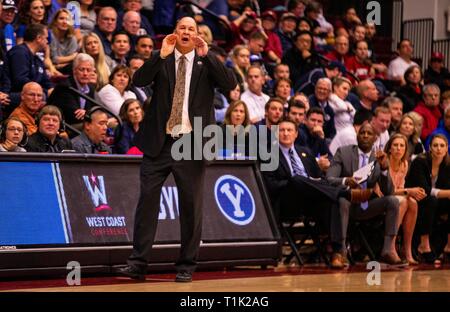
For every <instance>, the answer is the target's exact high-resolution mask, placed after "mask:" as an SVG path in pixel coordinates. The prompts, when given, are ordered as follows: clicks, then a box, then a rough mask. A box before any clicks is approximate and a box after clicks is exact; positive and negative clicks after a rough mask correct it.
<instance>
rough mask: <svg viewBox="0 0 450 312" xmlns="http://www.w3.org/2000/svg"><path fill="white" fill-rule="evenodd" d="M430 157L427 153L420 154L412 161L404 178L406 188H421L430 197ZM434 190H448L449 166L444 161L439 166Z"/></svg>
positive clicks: (449, 183)
mask: <svg viewBox="0 0 450 312" xmlns="http://www.w3.org/2000/svg"><path fill="white" fill-rule="evenodd" d="M431 168H432V165H431V156H430V154H429V153H426V154H421V155H419V156H417V157H416V159H414V161H413V162H412V163H411V167H410V168H409V172H408V175H407V176H406V183H405V186H406V187H422V188H423V189H424V190H425V192H426V193H427V194H428V195H430V193H431V189H432V184H431ZM435 187H436V188H438V189H450V164H445V161H443V162H442V163H441V165H440V166H439V173H438V178H437V181H436V186H435Z"/></svg>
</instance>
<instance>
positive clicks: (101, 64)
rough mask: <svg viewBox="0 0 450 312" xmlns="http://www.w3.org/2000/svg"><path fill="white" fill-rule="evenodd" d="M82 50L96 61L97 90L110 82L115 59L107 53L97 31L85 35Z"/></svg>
mask: <svg viewBox="0 0 450 312" xmlns="http://www.w3.org/2000/svg"><path fill="white" fill-rule="evenodd" d="M81 51H82V52H83V53H86V54H89V55H90V56H92V58H93V59H94V61H95V69H96V72H97V90H100V89H101V88H102V87H104V86H105V85H107V84H108V81H109V75H111V67H110V66H109V65H108V62H110V64H111V65H112V63H113V61H112V60H111V58H110V57H109V56H108V55H106V54H105V51H104V50H103V45H102V42H101V40H100V38H99V37H98V35H97V34H96V33H93V32H90V33H88V34H87V35H85V36H84V37H83V40H82V41H81Z"/></svg>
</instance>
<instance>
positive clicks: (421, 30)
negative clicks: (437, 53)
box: [402, 18, 434, 70]
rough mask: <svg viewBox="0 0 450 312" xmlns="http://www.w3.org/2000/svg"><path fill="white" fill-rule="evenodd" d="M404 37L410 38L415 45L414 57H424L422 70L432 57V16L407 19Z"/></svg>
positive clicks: (404, 24) (404, 25)
mask: <svg viewBox="0 0 450 312" xmlns="http://www.w3.org/2000/svg"><path fill="white" fill-rule="evenodd" d="M402 38H405V39H410V40H411V42H412V43H413V45H414V55H413V57H414V58H420V59H422V70H425V69H426V67H427V63H428V60H429V59H430V57H431V53H432V48H433V39H434V21H433V19H431V18H425V19H417V20H410V21H405V22H404V23H403V34H402Z"/></svg>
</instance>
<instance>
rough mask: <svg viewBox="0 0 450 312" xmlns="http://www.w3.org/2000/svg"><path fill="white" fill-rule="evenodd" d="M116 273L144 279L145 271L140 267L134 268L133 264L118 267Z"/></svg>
mask: <svg viewBox="0 0 450 312" xmlns="http://www.w3.org/2000/svg"><path fill="white" fill-rule="evenodd" d="M117 273H118V274H119V275H122V276H126V277H129V278H132V279H135V280H140V281H144V280H145V272H144V271H143V270H141V269H138V268H136V267H135V266H131V265H127V266H126V267H124V268H120V269H118V270H117Z"/></svg>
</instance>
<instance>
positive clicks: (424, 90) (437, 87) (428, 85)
mask: <svg viewBox="0 0 450 312" xmlns="http://www.w3.org/2000/svg"><path fill="white" fill-rule="evenodd" d="M430 89H435V90H438V91H439V93H441V89H440V88H439V86H438V85H437V84H435V83H429V84H426V85H424V86H423V89H422V91H423V94H425V93H428V90H430Z"/></svg>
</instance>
